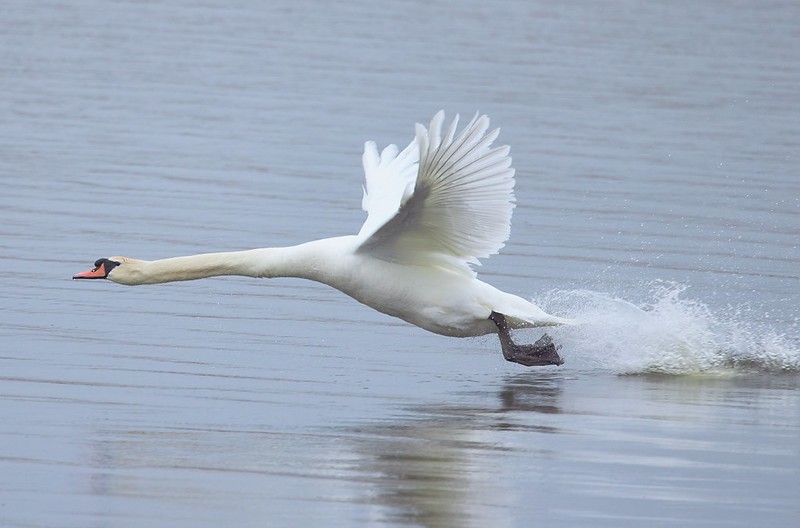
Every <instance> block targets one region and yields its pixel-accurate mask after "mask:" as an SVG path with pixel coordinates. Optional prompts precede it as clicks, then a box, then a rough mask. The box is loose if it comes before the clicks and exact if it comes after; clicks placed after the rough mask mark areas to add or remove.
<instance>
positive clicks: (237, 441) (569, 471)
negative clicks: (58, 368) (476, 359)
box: [86, 371, 800, 527]
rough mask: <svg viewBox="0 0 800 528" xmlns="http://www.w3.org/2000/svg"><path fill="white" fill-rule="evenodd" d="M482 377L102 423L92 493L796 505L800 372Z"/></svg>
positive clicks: (336, 503) (387, 509)
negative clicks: (381, 405)
mask: <svg viewBox="0 0 800 528" xmlns="http://www.w3.org/2000/svg"><path fill="white" fill-rule="evenodd" d="M470 386H471V387H478V388H477V390H466V391H462V392H457V393H449V394H447V393H445V394H444V396H443V397H442V400H443V402H442V403H441V404H408V403H405V404H403V403H402V402H401V405H402V407H401V410H400V411H391V410H387V412H386V413H385V414H383V415H382V416H381V417H377V418H374V419H369V418H366V419H365V420H364V422H363V423H362V425H357V426H355V427H353V426H338V425H334V426H333V427H329V428H322V429H320V428H319V427H317V426H315V425H313V424H308V425H307V426H303V427H300V428H298V429H294V430H286V429H284V430H273V429H271V428H270V426H269V425H268V424H266V423H264V424H262V425H260V426H255V425H253V426H252V427H248V428H243V427H237V426H235V425H233V424H229V425H225V423H224V417H218V419H216V420H215V421H213V422H209V423H207V424H206V425H205V426H200V425H199V424H196V425H194V426H191V425H188V424H187V425H178V424H176V425H174V426H165V427H161V428H158V429H156V430H140V429H135V428H130V429H114V428H112V429H109V430H106V431H97V432H96V433H95V434H93V435H92V436H93V437H94V438H96V439H97V441H96V442H95V443H93V444H92V451H93V452H92V453H91V454H90V456H89V457H88V458H89V461H87V463H86V465H87V466H88V467H91V468H92V472H91V474H90V475H89V478H88V482H87V489H86V491H88V493H86V495H87V496H89V497H91V498H92V500H93V501H95V504H93V505H92V506H91V509H92V511H95V512H96V513H97V516H98V517H102V518H109V517H113V516H118V517H119V516H126V515H133V514H137V513H138V512H137V511H136V510H135V509H134V510H132V509H131V508H135V505H136V504H139V503H141V502H142V501H145V502H146V503H147V504H149V505H151V506H152V507H151V508H150V509H149V510H150V513H149V514H148V515H150V514H151V515H152V518H153V520H154V521H156V520H157V519H161V518H163V517H165V516H171V517H170V518H172V519H176V520H178V521H180V520H184V521H186V523H187V525H189V523H190V522H193V520H196V519H197V518H198V517H202V518H204V519H210V520H213V519H215V518H219V519H225V520H227V521H236V520H239V521H242V522H243V523H245V521H246V523H245V524H248V525H251V526H252V525H259V526H260V524H258V522H254V521H258V520H262V519H263V520H264V522H263V525H274V524H276V523H275V519H282V520H283V521H285V522H278V523H277V524H279V525H299V524H320V525H321V524H325V525H328V526H335V525H339V526H351V525H353V524H361V525H364V524H374V525H385V524H394V525H414V526H431V527H450V526H459V527H460V526H519V525H520V523H521V522H522V520H524V522H525V524H526V525H530V524H533V523H535V522H536V521H540V522H541V523H542V524H543V525H552V524H554V523H555V524H562V525H569V526H586V525H592V526H620V523H623V524H624V521H626V520H631V519H635V520H636V521H637V522H638V523H639V524H637V525H642V524H648V523H656V524H658V523H661V524H672V525H678V524H680V525H688V524H692V523H691V522H690V521H692V520H694V519H700V518H713V519H716V520H717V521H718V522H719V524H720V525H727V526H735V525H739V526H748V525H755V524H757V523H758V521H759V519H770V520H774V521H776V522H775V523H771V524H772V525H776V524H777V525H780V524H781V521H783V520H785V518H786V516H787V515H791V514H792V512H793V511H794V510H793V508H794V509H796V508H795V507H794V505H795V504H796V493H795V492H796V490H797V484H796V483H797V478H798V477H800V468H799V467H798V463H797V460H799V459H800V452H798V447H797V445H796V435H797V433H798V427H799V426H798V424H797V421H796V419H794V418H792V417H796V416H797V415H798V412H800V409H798V399H797V394H798V391H800V378H798V377H797V376H793V375H786V376H770V375H760V376H732V377H715V376H681V377H676V376H655V375H642V376H615V377H609V376H607V375H599V376H591V375H582V376H579V377H577V378H571V377H566V376H564V374H563V371H559V372H556V371H549V372H542V371H537V372H530V371H529V372H525V373H523V374H520V375H517V376H511V377H508V378H506V379H505V380H503V381H502V382H500V383H498V384H497V385H492V384H491V382H489V384H488V385H487V383H486V381H485V380H482V381H480V382H476V383H475V384H470ZM406 402H407V400H406ZM387 416H388V417H387ZM391 416H394V418H391ZM745 496H746V497H747V499H748V500H747V501H738V500H735V501H734V500H733V499H732V498H735V497H745ZM308 497H312V498H313V500H312V501H309V500H308ZM120 498H127V499H132V500H128V501H124V500H123V501H120ZM298 503H302V504H303V507H302V508H298V506H297V505H298ZM232 505H235V508H234V509H233V510H232ZM331 519H337V521H336V522H332V521H330V520H331ZM209 522H211V521H209ZM178 524H180V523H178ZM233 524H236V523H235V522H234V523H233Z"/></svg>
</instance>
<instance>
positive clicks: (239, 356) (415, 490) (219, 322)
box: [0, 0, 800, 527]
mask: <svg viewBox="0 0 800 528" xmlns="http://www.w3.org/2000/svg"><path fill="white" fill-rule="evenodd" d="M798 23H800V8H798V7H797V6H796V5H795V4H793V3H780V2H774V3H773V2H767V3H764V2H761V3H747V2H739V3H726V4H724V5H711V4H697V3H689V2H685V3H684V2H671V3H669V4H665V5H650V6H648V5H640V4H635V5H634V4H630V5H628V4H618V5H617V4H614V5H609V4H603V3H600V4H596V3H592V2H579V3H571V4H565V5H552V3H534V2H522V1H519V2H505V3H502V4H493V5H488V4H486V3H480V2H471V1H468V2H457V3H456V2H443V3H437V4H434V5H430V4H429V3H427V2H419V3H408V2H403V3H392V2H386V3H379V4H376V3H374V2H360V1H359V2H347V3H333V4H330V5H320V4H318V3H316V2H285V3H276V2H273V3H270V4H269V5H268V6H267V5H257V3H255V2H246V1H241V2H226V3H224V4H223V3H219V4H215V3H203V4H201V5H197V4H196V3H194V2H178V1H173V2H160V3H140V2H130V3H128V2H103V3H99V2H93V1H91V0H82V1H80V2H71V3H68V4H37V5H33V6H32V5H31V4H30V3H27V2H15V1H11V2H6V3H5V5H4V12H3V17H2V20H0V28H2V31H1V32H0V35H2V37H0V38H2V48H0V49H2V53H0V70H1V71H2V75H0V93H2V94H3V95H2V98H0V101H2V103H3V106H2V107H0V117H2V118H1V119H0V132H2V138H3V141H2V145H0V153H2V155H0V180H1V181H2V192H0V220H2V221H1V222H0V257H2V258H0V279H2V284H3V287H2V289H0V299H1V300H2V301H1V303H0V309H1V310H2V317H0V394H1V395H2V399H0V475H1V476H0V524H2V525H3V526H13V527H32V526H34V527H40V526H41V527H44V526H48V527H49V526H65V527H72V526H75V527H78V526H80V527H85V526H119V527H128V526H153V525H156V526H159V525H169V526H192V527H196V526H220V525H223V524H227V525H231V526H297V525H322V524H324V525H327V526H362V525H374V526H409V525H411V526H487V525H491V526H514V527H522V526H531V525H536V524H539V525H542V526H587V525H591V526H615V527H616V526H641V525H643V524H647V525H648V526H675V525H680V526H726V527H728V526H754V525H756V524H758V525H761V524H763V525H770V526H796V525H797V524H798V519H800V507H798V502H797V497H798V496H800V484H799V483H800V462H798V461H800V453H799V452H798V451H799V449H798V443H797V438H798V433H800V412H799V411H798V407H799V406H800V378H799V377H798V370H800V329H799V327H798V320H800V312H798V306H800V280H799V279H798V272H797V269H798V262H800V250H798V234H800V183H798V181H799V180H798V178H797V159H796V157H797V147H798V145H800V125H799V124H798V123H800V111H798V109H800V100H798V99H800V96H799V95H798V93H800V92H798V90H797V87H798V85H799V81H800V75H799V74H798V72H800V64H798V63H800V53H798V52H799V51H800V38H798V34H797V31H796V28H797V26H798ZM439 108H444V109H446V110H447V111H448V112H450V113H454V112H461V113H462V114H466V115H471V114H472V113H473V112H474V111H475V110H478V109H479V110H480V111H482V112H486V113H488V114H489V115H490V116H491V117H492V119H493V123H494V124H496V125H498V126H501V127H502V133H501V136H500V138H501V141H505V142H508V143H509V144H511V146H512V155H513V156H514V165H515V167H516V168H517V199H518V207H517V209H516V211H515V215H514V221H513V228H512V238H511V240H510V241H509V243H508V244H507V246H506V247H505V248H504V250H503V252H502V253H501V255H498V256H495V257H493V258H491V259H489V260H487V261H485V262H484V265H483V267H482V268H481V269H480V273H481V275H482V277H483V278H484V279H485V280H487V281H488V282H491V283H492V284H495V285H496V286H498V287H500V288H502V289H505V290H508V291H511V292H514V293H518V294H521V295H525V296H528V297H530V298H533V299H535V300H536V301H537V302H538V303H539V304H541V305H542V306H543V307H545V308H547V309H548V310H551V311H553V312H555V313H557V314H559V315H565V316H570V317H578V318H580V319H581V320H583V321H584V324H583V325H581V326H580V327H577V328H571V329H557V330H556V331H554V333H553V334H554V337H555V338H556V340H557V341H558V342H559V343H560V344H562V345H563V349H562V351H561V352H562V355H563V356H564V358H565V359H566V361H567V362H566V364H565V365H564V366H563V367H560V368H552V369H548V368H545V369H524V368H521V367H519V366H518V365H512V364H508V363H506V362H504V361H502V359H501V356H500V352H499V346H498V343H497V340H496V338H493V337H491V336H489V337H485V338H480V339H468V340H459V339H448V338H444V337H440V336H436V335H432V334H428V333H425V332H424V331H422V330H419V329H416V328H412V327H409V326H408V325H406V324H404V323H402V322H399V321H396V320H393V319H390V318H388V317H385V316H383V315H381V314H378V313H374V312H372V311H370V310H368V309H366V308H364V307H362V306H360V305H358V304H357V303H355V302H354V301H352V300H350V299H348V298H346V297H344V296H342V295H341V294H339V293H337V292H335V291H332V290H330V289H326V288H324V287H322V286H318V285H316V284H310V283H305V282H302V281H299V280H274V281H253V280H247V279H244V278H225V279H215V280H207V281H199V282H194V283H184V284H171V285H160V286H155V287H141V288H125V287H121V286H117V285H114V284H108V283H102V282H100V281H98V282H79V281H75V282H73V281H70V280H69V277H70V276H71V275H72V274H73V273H75V272H77V271H82V270H83V269H86V268H87V267H88V266H89V265H90V264H91V263H92V262H93V261H94V260H95V259H96V258H98V257H101V256H109V255H112V254H122V255H128V256H134V257H140V258H160V257H166V256H172V255H180V254H193V253H199V252H206V251H225V250H238V249H244V248H249V247H258V246H279V245H289V244H294V243H298V242H302V241H305V240H309V239H314V238H321V237H325V236H335V235H340V234H350V233H355V232H357V231H358V228H359V227H360V224H361V222H362V221H363V218H364V215H363V213H362V212H361V211H360V209H359V205H360V198H361V188H360V184H361V180H362V175H361V165H360V154H361V148H362V144H363V141H365V140H376V141H377V142H378V143H379V144H380V145H385V144H387V143H390V142H395V143H399V144H402V145H405V144H406V143H407V142H408V141H409V140H410V138H411V135H412V130H413V129H412V125H413V123H414V122H416V121H426V120H427V119H429V118H430V116H432V115H433V113H434V112H435V111H436V110H438V109H439ZM537 335H538V334H537V333H536V332H533V331H531V332H521V333H520V334H519V337H520V338H521V339H531V340H533V339H535V338H536V337H537Z"/></svg>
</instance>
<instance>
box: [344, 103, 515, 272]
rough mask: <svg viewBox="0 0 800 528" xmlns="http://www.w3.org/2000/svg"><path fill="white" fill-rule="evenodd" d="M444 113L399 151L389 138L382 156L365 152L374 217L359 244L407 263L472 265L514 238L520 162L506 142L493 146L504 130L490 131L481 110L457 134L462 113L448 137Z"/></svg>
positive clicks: (370, 146)
mask: <svg viewBox="0 0 800 528" xmlns="http://www.w3.org/2000/svg"><path fill="white" fill-rule="evenodd" d="M443 121H444V112H441V111H440V112H438V113H437V114H436V115H435V116H434V118H433V120H432V121H431V124H430V127H429V129H428V130H426V129H425V127H423V126H422V125H419V124H418V125H417V130H416V132H417V134H416V138H415V139H414V140H413V141H412V142H411V144H409V146H408V147H406V149H405V150H403V151H402V152H401V153H400V154H399V155H398V153H397V147H396V146H394V145H390V146H389V147H387V148H386V149H384V151H383V152H382V154H381V155H380V156H378V152H377V149H376V147H375V144H374V143H372V142H368V143H367V144H366V147H365V151H364V171H365V174H366V187H365V189H364V199H363V202H362V205H363V207H364V210H365V211H367V213H368V216H367V220H366V222H365V223H364V225H363V227H362V228H361V231H360V232H359V234H358V237H359V238H360V240H361V245H360V247H359V251H362V252H369V253H371V254H373V255H375V256H376V257H378V258H382V259H384V260H389V261H395V262H403V263H418V264H419V263H439V264H450V265H456V266H457V267H459V268H467V264H468V263H478V259H479V258H485V257H488V256H489V255H492V254H494V253H497V251H498V250H499V249H500V248H502V247H503V245H504V242H505V241H506V240H507V239H508V236H509V234H510V230H511V213H512V211H513V209H514V169H512V168H511V158H510V157H509V148H508V147H507V146H502V147H496V148H491V144H492V142H493V141H494V140H495V139H496V138H497V135H498V134H499V130H493V131H491V132H488V133H487V130H488V129H489V118H488V117H487V116H485V115H482V116H478V115H476V116H475V118H473V119H472V121H470V123H469V124H468V125H467V126H466V127H465V128H464V130H462V131H461V133H460V134H458V136H457V137H456V127H457V125H458V116H456V118H455V119H454V120H453V122H452V123H451V124H450V126H449V127H448V128H447V131H446V132H445V135H444V138H442V136H441V129H442V122H443Z"/></svg>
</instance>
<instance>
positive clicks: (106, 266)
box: [72, 257, 133, 282]
mask: <svg viewBox="0 0 800 528" xmlns="http://www.w3.org/2000/svg"><path fill="white" fill-rule="evenodd" d="M132 262H133V259H129V258H126V257H108V258H101V259H97V261H96V262H95V263H94V267H93V268H92V269H90V270H89V271H84V272H81V273H76V274H75V275H73V276H72V278H73V279H108V280H111V281H114V282H123V276H124V275H125V273H124V272H123V270H122V268H123V267H125V266H126V265H128V264H131V263H132Z"/></svg>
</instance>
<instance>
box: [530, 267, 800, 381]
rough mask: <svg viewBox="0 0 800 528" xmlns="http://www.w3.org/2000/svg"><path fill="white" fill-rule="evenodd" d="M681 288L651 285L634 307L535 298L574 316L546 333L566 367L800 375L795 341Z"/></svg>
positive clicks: (589, 295)
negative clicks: (646, 295) (576, 322)
mask: <svg viewBox="0 0 800 528" xmlns="http://www.w3.org/2000/svg"><path fill="white" fill-rule="evenodd" d="M686 289H687V287H686V286H684V285H680V284H675V283H662V282H657V283H653V284H650V285H649V291H650V295H649V298H650V300H649V301H646V302H644V303H641V304H638V305H637V304H634V303H631V302H629V301H626V300H624V299H620V298H616V297H613V296H611V295H608V294H605V293H599V292H593V291H587V290H567V291H564V290H553V291H550V292H548V293H546V294H545V295H544V296H542V297H541V298H538V299H536V300H535V302H536V304H538V305H539V306H541V307H542V308H543V309H545V310H546V311H548V312H550V313H556V314H559V315H564V316H566V317H572V318H576V319H579V320H580V321H581V322H582V324H581V325H580V326H577V327H570V328H566V327H562V328H555V329H553V331H551V332H550V333H551V334H552V335H553V337H554V339H556V341H557V342H559V343H561V344H562V345H563V346H564V348H563V350H562V355H563V356H564V358H565V359H566V361H567V363H568V364H569V365H570V366H573V367H578V368H591V369H598V368H599V369H605V370H612V371H614V372H618V373H621V374H640V373H664V374H689V373H715V374H731V373H738V372H747V371H758V372H800V341H799V340H798V339H797V338H792V337H789V336H787V335H786V334H784V333H781V332H778V331H776V330H775V329H774V328H772V327H769V326H767V325H765V324H764V323H756V322H754V321H753V318H751V317H748V312H749V309H745V308H741V307H740V308H737V309H735V310H732V311H730V313H715V312H714V311H712V310H711V309H710V308H709V307H708V306H707V305H706V304H704V303H702V302H700V301H697V300H692V299H688V298H686V297H685V295H684V293H685V292H686Z"/></svg>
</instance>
